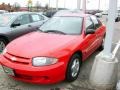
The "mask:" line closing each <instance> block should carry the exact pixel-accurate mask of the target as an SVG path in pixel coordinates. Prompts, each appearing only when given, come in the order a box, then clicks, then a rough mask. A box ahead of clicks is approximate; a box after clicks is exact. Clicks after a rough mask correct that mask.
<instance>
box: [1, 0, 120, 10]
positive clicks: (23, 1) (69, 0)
mask: <svg viewBox="0 0 120 90" xmlns="http://www.w3.org/2000/svg"><path fill="white" fill-rule="evenodd" d="M37 1H39V2H40V3H41V5H42V6H45V5H46V4H47V3H48V2H49V0H32V2H33V5H35V4H36V2H37ZM58 1H59V7H60V8H61V7H64V3H65V7H66V8H69V9H76V8H77V0H58ZM118 1H120V0H118ZM2 2H5V3H10V4H11V5H13V4H14V3H15V2H18V3H19V4H20V5H21V6H22V7H24V6H27V2H28V0H0V3H2ZM98 2H99V0H87V9H98ZM100 2H101V4H100V9H107V8H108V3H109V0H100ZM50 4H51V6H52V7H55V6H56V0H51V3H50ZM118 5H120V4H119V2H118Z"/></svg>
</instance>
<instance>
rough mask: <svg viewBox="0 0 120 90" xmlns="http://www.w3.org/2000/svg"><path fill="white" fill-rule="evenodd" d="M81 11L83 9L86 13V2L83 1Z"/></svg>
mask: <svg viewBox="0 0 120 90" xmlns="http://www.w3.org/2000/svg"><path fill="white" fill-rule="evenodd" d="M82 9H83V12H84V13H85V12H86V0H83V3H82Z"/></svg>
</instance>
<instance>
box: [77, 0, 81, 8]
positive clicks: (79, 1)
mask: <svg viewBox="0 0 120 90" xmlns="http://www.w3.org/2000/svg"><path fill="white" fill-rule="evenodd" d="M80 7H81V0H77V9H78V10H80Z"/></svg>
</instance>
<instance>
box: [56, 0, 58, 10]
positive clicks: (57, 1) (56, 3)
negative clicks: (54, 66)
mask: <svg viewBox="0 0 120 90" xmlns="http://www.w3.org/2000/svg"><path fill="white" fill-rule="evenodd" d="M56 10H57V11H58V0H56Z"/></svg>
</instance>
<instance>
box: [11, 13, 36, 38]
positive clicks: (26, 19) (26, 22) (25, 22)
mask: <svg viewBox="0 0 120 90" xmlns="http://www.w3.org/2000/svg"><path fill="white" fill-rule="evenodd" d="M18 23H19V24H20V26H16V27H11V32H10V33H9V35H10V37H11V39H15V38H17V37H19V36H21V35H24V34H27V33H29V32H32V31H34V30H35V29H34V28H32V26H31V21H30V15H29V14H24V15H21V16H19V17H18V18H17V19H16V20H15V21H14V22H13V23H12V24H18ZM12 24H11V25H12Z"/></svg>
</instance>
